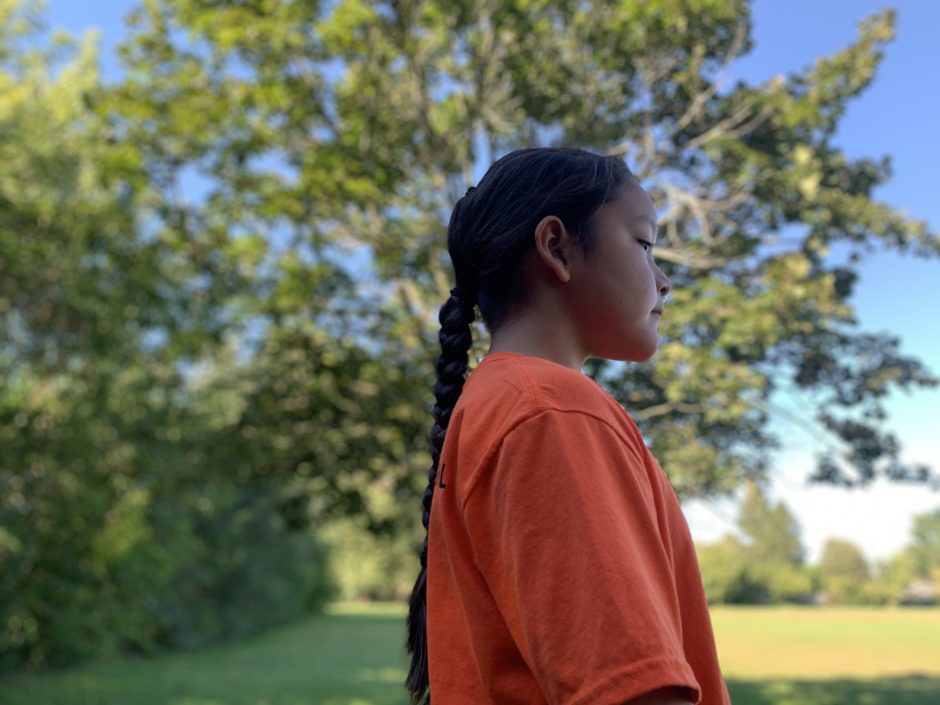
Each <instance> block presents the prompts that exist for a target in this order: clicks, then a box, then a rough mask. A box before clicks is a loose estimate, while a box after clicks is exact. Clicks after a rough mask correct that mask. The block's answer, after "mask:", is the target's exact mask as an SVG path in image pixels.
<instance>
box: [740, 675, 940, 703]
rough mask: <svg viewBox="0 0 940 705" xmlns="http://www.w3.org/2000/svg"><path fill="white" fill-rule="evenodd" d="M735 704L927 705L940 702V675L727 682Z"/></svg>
mask: <svg viewBox="0 0 940 705" xmlns="http://www.w3.org/2000/svg"><path fill="white" fill-rule="evenodd" d="M728 690H729V691H730V693H731V701H732V702H733V703H734V705H927V703H940V676H924V675H921V674H911V675H909V676H892V677H881V678H872V679H871V680H862V679H845V678H840V679H833V680H781V679H773V680H753V681H751V680H736V679H729V680H728Z"/></svg>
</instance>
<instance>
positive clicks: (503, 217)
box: [405, 148, 636, 704]
mask: <svg viewBox="0 0 940 705" xmlns="http://www.w3.org/2000/svg"><path fill="white" fill-rule="evenodd" d="M631 182H632V183H635V182H636V178H635V177H634V176H633V174H632V173H631V172H630V170H629V169H628V168H627V166H626V164H625V163H624V161H623V159H621V158H619V157H605V156H601V155H598V154H594V153H592V152H587V151H584V150H580V149H563V148H539V149H520V150H517V151H515V152H510V153H509V154H507V155H505V156H504V157H501V158H500V159H499V160H497V161H496V162H494V163H493V165H492V166H491V167H490V168H489V169H488V170H487V172H486V174H485V175H484V176H483V178H482V179H481V180H480V183H479V185H478V186H476V187H475V188H474V187H471V188H470V189H469V190H468V191H467V193H466V194H465V195H464V196H463V198H461V199H460V200H459V201H457V205H456V206H454V211H453V213H452V214H451V217H450V223H449V224H448V226H447V249H448V251H449V252H450V258H451V262H453V266H454V274H455V277H456V280H457V281H456V284H457V286H456V287H455V288H454V289H452V290H451V295H450V298H448V299H447V301H446V302H445V303H444V305H443V306H442V307H441V312H440V316H439V320H440V323H441V331H440V333H439V336H438V337H439V339H440V343H441V354H440V356H439V357H438V358H437V362H436V371H437V381H436V382H435V384H434V397H435V399H436V402H437V403H436V404H435V405H434V409H433V415H434V426H432V428H431V432H430V434H429V441H430V445H431V469H430V470H429V472H428V486H427V489H426V490H425V491H424V498H423V508H424V511H423V513H422V517H421V521H422V523H423V524H424V528H425V531H426V530H427V528H428V521H429V519H430V515H431V498H432V496H433V494H434V482H435V480H436V479H437V465H438V461H439V460H440V456H441V449H442V448H443V447H444V436H445V434H446V432H447V424H448V422H449V421H450V415H451V412H452V411H453V409H454V405H455V404H456V403H457V398H458V397H459V396H460V392H461V390H462V389H463V384H464V378H465V376H466V373H467V366H468V362H469V351H470V346H471V344H472V342H473V339H472V336H471V332H470V326H471V324H472V323H473V319H474V305H475V304H476V305H479V307H480V313H481V314H482V315H483V321H484V323H485V324H486V327H487V328H488V329H489V330H490V331H491V332H492V331H494V330H496V329H497V328H499V327H500V326H501V325H502V324H503V323H504V322H505V321H506V319H507V317H508V316H509V315H510V314H511V313H512V312H513V311H514V309H515V308H516V307H519V306H522V305H524V304H525V301H526V291H525V280H524V278H523V273H522V266H521V264H522V258H523V256H524V255H525V254H526V253H527V252H528V251H529V250H530V249H532V248H533V247H534V243H535V240H534V238H533V235H534V233H535V227H536V225H538V223H539V221H541V220H542V218H544V217H545V216H547V215H555V216H558V218H559V219H560V220H561V221H562V222H563V223H564V225H565V228H566V229H567V230H568V231H569V232H570V233H572V234H573V235H574V236H575V238H576V239H577V241H578V242H579V243H580V245H581V247H582V248H583V249H584V251H586V252H587V251H589V250H590V246H591V225H592V223H593V219H594V215H595V214H596V213H597V211H598V210H599V209H600V208H601V206H603V205H604V204H605V203H607V202H608V201H611V200H613V199H614V198H615V197H616V191H617V189H618V187H619V186H621V185H622V184H624V183H631ZM427 558H428V539H427V534H425V539H424V547H423V548H422V549H421V571H420V572H419V573H418V579H417V581H416V582H415V586H414V590H413V591H412V593H411V601H410V604H409V613H408V641H407V646H408V651H409V652H410V653H411V667H410V669H409V671H408V677H407V679H406V680H405V685H406V687H407V688H408V690H409V691H410V692H411V700H412V702H413V703H416V704H417V703H421V702H426V703H430V693H429V692H428V689H429V683H428V652H427Z"/></svg>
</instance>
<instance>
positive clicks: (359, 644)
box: [0, 604, 940, 705]
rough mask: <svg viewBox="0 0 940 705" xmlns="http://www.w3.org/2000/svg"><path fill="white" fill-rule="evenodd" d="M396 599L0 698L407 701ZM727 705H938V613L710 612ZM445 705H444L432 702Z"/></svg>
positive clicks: (76, 704)
mask: <svg viewBox="0 0 940 705" xmlns="http://www.w3.org/2000/svg"><path fill="white" fill-rule="evenodd" d="M404 614H405V610H404V607H403V606H402V605H398V604H378V605H352V604H337V605H333V606H331V608H330V609H329V611H328V613H327V614H325V615H323V616H320V617H315V618H312V619H309V620H305V621H304V622H302V623H299V624H296V625H293V626H290V627H286V628H282V629H278V630H275V631H272V632H270V633H268V634H266V635H264V636H262V637H258V638H255V639H251V640H247V641H243V642H240V643H238V644H234V645H228V646H221V647H216V648H211V649H204V650H200V651H195V652H190V653H185V654H171V655H164V656H159V657H156V658H151V659H120V660H116V661H112V662H99V663H92V664H87V665H83V666H79V667H76V668H72V669H68V670H65V671H59V672H55V673H47V674H38V675H17V676H12V677H8V678H6V679H3V680H0V705H99V704H100V705H406V704H407V698H406V697H405V692H404V689H403V687H402V685H401V683H402V681H403V680H404V677H405V670H406V659H405V654H404V649H403V646H402V643H403V640H404V622H403V619H404ZM713 620H714V624H715V632H716V638H717V640H718V648H719V654H720V656H721V661H722V666H723V668H724V671H725V675H726V676H727V679H728V684H729V688H730V690H731V695H732V699H733V701H734V703H735V705H797V704H799V705H842V704H843V703H844V704H845V705H849V704H851V705H915V704H916V705H931V704H933V703H940V610H938V609H907V610H900V609H841V608H826V609H819V608H789V607H788V608H720V609H716V610H714V611H713ZM441 705H446V704H441Z"/></svg>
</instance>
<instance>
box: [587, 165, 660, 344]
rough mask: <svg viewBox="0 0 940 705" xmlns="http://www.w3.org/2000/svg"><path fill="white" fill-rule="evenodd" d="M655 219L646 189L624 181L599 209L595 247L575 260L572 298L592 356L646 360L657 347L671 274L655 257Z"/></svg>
mask: <svg viewBox="0 0 940 705" xmlns="http://www.w3.org/2000/svg"><path fill="white" fill-rule="evenodd" d="M655 223H656V209H655V208H654V207H653V203H652V201H651V200H650V198H649V196H648V195H647V194H646V192H645V191H644V190H643V189H642V188H640V187H639V186H637V185H634V184H630V185H626V186H623V187H622V188H621V192H620V197H618V198H616V199H614V200H613V201H611V202H609V203H607V204H605V205H604V207H603V208H602V209H601V210H600V211H599V212H598V214H597V219H596V221H595V230H594V233H593V235H594V240H593V243H592V247H591V248H590V252H589V253H588V254H586V255H584V256H583V257H579V258H578V259H577V261H576V262H573V263H572V278H571V282H570V283H571V284H573V285H574V288H573V289H572V290H570V291H569V294H570V295H571V297H572V298H571V299H569V301H570V303H571V304H572V307H573V310H572V313H573V314H574V315H573V317H574V320H575V321H577V328H578V333H579V337H580V339H581V343H582V345H583V347H584V348H585V349H586V350H587V354H588V355H589V356H590V357H599V358H605V359H608V360H632V361H635V362H642V361H644V360H648V359H649V358H650V357H652V356H653V353H655V352H656V347H657V344H658V342H659V333H658V330H657V327H658V325H659V317H660V313H661V312H662V308H663V302H664V298H665V296H666V294H667V293H668V292H669V279H668V278H667V277H666V275H665V274H663V271H662V270H661V269H660V268H659V267H658V266H657V265H656V263H655V262H654V261H653V255H652V249H653V247H652V245H653V244H654V243H655V242H656V226H655Z"/></svg>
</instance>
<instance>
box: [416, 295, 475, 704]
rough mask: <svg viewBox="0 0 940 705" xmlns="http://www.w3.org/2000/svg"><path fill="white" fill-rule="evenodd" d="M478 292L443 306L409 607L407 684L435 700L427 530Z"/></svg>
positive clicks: (418, 697) (418, 694) (470, 339)
mask: <svg viewBox="0 0 940 705" xmlns="http://www.w3.org/2000/svg"><path fill="white" fill-rule="evenodd" d="M473 319H474V310H473V296H472V293H471V292H469V291H464V290H463V289H461V288H460V287H457V288H455V289H452V290H451V295H450V298H449V299H447V301H446V303H445V304H444V305H443V306H442V307H441V313H440V317H439V320H440V323H441V331H440V333H439V334H438V338H439V340H440V343H441V354H440V356H438V358H437V362H436V364H435V367H436V371H437V381H436V382H435V383H434V397H435V399H436V403H435V404H434V409H433V415H434V425H433V426H432V427H431V432H430V434H429V436H428V439H429V441H430V446H431V468H430V470H428V486H427V488H426V489H425V490H424V498H423V500H422V505H423V507H424V512H423V513H422V515H421V523H422V524H424V529H425V536H424V546H423V548H422V549H421V572H420V573H419V574H418V579H417V581H416V582H415V586H414V589H413V590H412V593H411V601H410V604H409V612H408V642H407V646H408V651H409V652H410V653H411V667H410V668H409V670H408V677H407V679H406V680H405V685H406V686H407V688H408V690H409V691H410V692H411V700H412V702H413V703H415V704H416V705H417V703H422V702H424V703H426V704H427V705H430V700H431V696H430V693H428V692H427V691H428V649H427V567H428V536H427V529H428V524H429V522H430V518H431V500H432V498H433V497H434V483H435V482H436V480H437V469H438V463H439V462H440V459H441V450H442V449H443V447H444V436H445V435H446V433H447V425H448V423H450V416H451V413H452V412H453V410H454V405H455V404H456V403H457V399H458V397H459V396H460V392H461V391H462V390H463V384H464V379H465V376H466V373H467V366H468V363H469V359H470V358H469V351H470V346H471V345H472V343H473V337H472V334H471V331H470V325H471V324H472V323H473Z"/></svg>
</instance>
